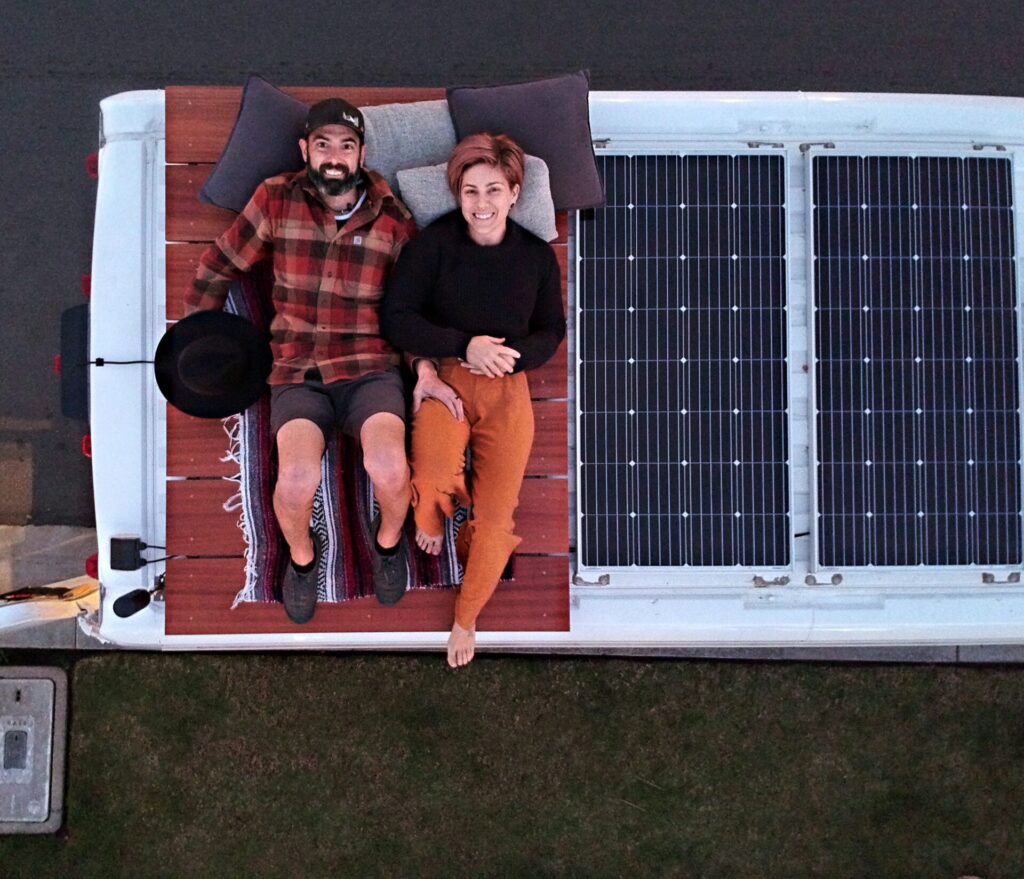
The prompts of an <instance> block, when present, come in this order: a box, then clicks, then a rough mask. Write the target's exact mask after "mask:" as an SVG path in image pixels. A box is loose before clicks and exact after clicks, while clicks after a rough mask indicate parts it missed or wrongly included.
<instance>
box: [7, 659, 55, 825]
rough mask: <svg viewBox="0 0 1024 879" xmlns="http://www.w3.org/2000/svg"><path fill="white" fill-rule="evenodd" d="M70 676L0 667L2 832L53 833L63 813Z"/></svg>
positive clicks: (36, 669) (47, 669)
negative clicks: (68, 680) (68, 683)
mask: <svg viewBox="0 0 1024 879" xmlns="http://www.w3.org/2000/svg"><path fill="white" fill-rule="evenodd" d="M66 729H67V678H66V676H65V674H64V672H63V671H61V669H59V668H25V667H18V668H16V667H8V668H0V833H52V832H53V831H55V830H57V829H58V828H59V827H60V824H61V819H62V813H63V791H64V744H65V733H66Z"/></svg>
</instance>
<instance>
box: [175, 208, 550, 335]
mask: <svg viewBox="0 0 1024 879" xmlns="http://www.w3.org/2000/svg"><path fill="white" fill-rule="evenodd" d="M557 216H559V217H562V216H565V214H558V215H557ZM207 246H208V243H207V242H205V241H199V242H183V241H172V242H169V243H168V245H167V249H166V254H167V255H166V272H165V279H166V282H167V283H166V292H167V320H172V321H173V320H181V318H183V317H184V316H185V298H184V297H185V292H186V291H187V290H188V288H189V285H190V284H191V283H192V279H193V278H194V277H195V274H196V268H197V267H198V266H199V257H201V256H202V255H203V251H204V250H206V248H207ZM552 249H553V250H554V251H555V257H556V259H557V260H558V266H559V268H560V269H561V270H562V278H563V279H564V278H565V277H567V275H568V271H569V248H568V246H567V245H566V244H565V243H564V242H562V243H559V242H557V241H556V242H555V243H554V244H552ZM562 301H563V302H566V288H565V284H564V283H563V284H562Z"/></svg>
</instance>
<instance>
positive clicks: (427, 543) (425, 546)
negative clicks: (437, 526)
mask: <svg viewBox="0 0 1024 879" xmlns="http://www.w3.org/2000/svg"><path fill="white" fill-rule="evenodd" d="M443 542H444V535H443V534H439V535H438V536H437V537H432V536H431V535H430V534H427V532H426V531H424V530H423V529H422V528H417V529H416V545H417V546H418V547H419V548H420V549H422V550H423V551H424V552H425V553H427V555H440V554H441V544H442V543H443Z"/></svg>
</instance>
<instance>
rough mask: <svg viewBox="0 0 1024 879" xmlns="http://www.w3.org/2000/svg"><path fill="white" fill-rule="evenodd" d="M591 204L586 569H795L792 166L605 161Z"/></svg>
mask: <svg viewBox="0 0 1024 879" xmlns="http://www.w3.org/2000/svg"><path fill="white" fill-rule="evenodd" d="M598 166H599V169H600V172H601V175H602V178H603V180H604V186H605V193H606V198H607V200H606V204H605V205H604V207H602V208H599V209H596V210H594V211H592V212H585V213H583V214H581V215H580V220H579V234H578V255H579V276H578V290H579V308H580V314H579V348H578V351H579V361H580V362H579V385H578V399H579V408H580V420H579V442H578V454H579V458H580V470H579V472H580V492H579V505H580V509H579V513H580V545H579V551H580V560H581V563H582V565H584V566H608V567H619V566H637V567H682V566H736V565H740V566H785V565H788V564H789V562H790V537H789V535H790V527H789V520H790V509H789V473H788V463H789V462H788V454H789V451H788V450H789V441H788V424H787V421H788V415H787V406H788V398H787V387H786V269H785V258H786V257H785V254H786V222H785V203H784V202H785V165H784V161H783V158H782V157H781V156H778V155H749V154H744V155H689V156H679V155H678V154H673V155H632V156H627V155H602V156H599V158H598Z"/></svg>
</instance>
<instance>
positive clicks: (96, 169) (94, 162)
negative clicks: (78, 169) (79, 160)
mask: <svg viewBox="0 0 1024 879" xmlns="http://www.w3.org/2000/svg"><path fill="white" fill-rule="evenodd" d="M85 173H86V174H88V175H89V176H90V177H92V179H93V180H99V179H100V154H99V153H93V154H92V155H91V156H87V157H86V159H85Z"/></svg>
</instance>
